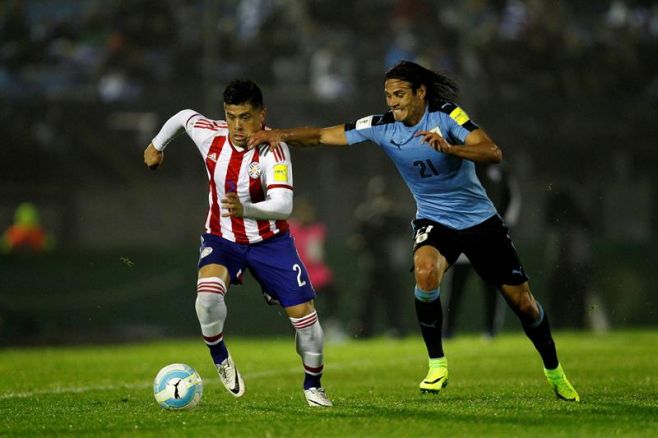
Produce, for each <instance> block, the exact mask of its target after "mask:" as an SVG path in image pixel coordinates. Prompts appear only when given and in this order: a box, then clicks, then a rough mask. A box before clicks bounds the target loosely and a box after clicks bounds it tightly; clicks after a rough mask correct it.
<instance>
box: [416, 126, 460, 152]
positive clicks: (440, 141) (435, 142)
mask: <svg viewBox="0 0 658 438" xmlns="http://www.w3.org/2000/svg"><path fill="white" fill-rule="evenodd" d="M421 136H422V137H423V138H422V139H421V140H420V141H422V142H423V143H427V144H428V145H429V146H430V147H431V148H432V149H434V150H435V151H437V152H443V153H445V154H450V153H452V148H453V146H452V145H451V144H450V143H448V142H447V141H446V139H445V138H443V137H441V136H440V135H439V134H438V133H436V132H430V131H418V133H416V137H421Z"/></svg>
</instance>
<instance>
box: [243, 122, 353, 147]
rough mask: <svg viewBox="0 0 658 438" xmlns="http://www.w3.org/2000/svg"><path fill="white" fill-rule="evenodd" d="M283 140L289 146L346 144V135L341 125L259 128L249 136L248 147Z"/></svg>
mask: <svg viewBox="0 0 658 438" xmlns="http://www.w3.org/2000/svg"><path fill="white" fill-rule="evenodd" d="M280 142H285V143H287V144H289V145H291V146H314V145H318V144H322V145H326V146H346V145H347V137H346V136H345V127H344V126H343V125H336V126H330V127H328V128H290V129H271V130H261V131H258V132H256V133H255V134H252V135H251V137H250V138H249V147H254V146H258V145H260V144H263V143H267V144H270V145H276V144H278V143H280Z"/></svg>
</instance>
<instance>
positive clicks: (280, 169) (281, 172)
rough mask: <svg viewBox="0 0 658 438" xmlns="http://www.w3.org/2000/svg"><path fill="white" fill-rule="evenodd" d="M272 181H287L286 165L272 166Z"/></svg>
mask: <svg viewBox="0 0 658 438" xmlns="http://www.w3.org/2000/svg"><path fill="white" fill-rule="evenodd" d="M274 181H277V182H288V165H287V164H276V165H275V166H274Z"/></svg>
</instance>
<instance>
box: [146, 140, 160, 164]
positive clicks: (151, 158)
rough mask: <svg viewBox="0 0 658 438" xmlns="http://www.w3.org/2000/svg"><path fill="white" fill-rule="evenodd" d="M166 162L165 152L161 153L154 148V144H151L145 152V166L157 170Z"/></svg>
mask: <svg viewBox="0 0 658 438" xmlns="http://www.w3.org/2000/svg"><path fill="white" fill-rule="evenodd" d="M163 160H164V152H162V151H159V150H157V149H156V148H155V146H153V143H151V144H149V145H148V147H147V148H146V149H145V150H144V164H146V166H147V167H148V168H149V169H151V170H156V169H157V168H158V167H160V165H161V164H162V161H163Z"/></svg>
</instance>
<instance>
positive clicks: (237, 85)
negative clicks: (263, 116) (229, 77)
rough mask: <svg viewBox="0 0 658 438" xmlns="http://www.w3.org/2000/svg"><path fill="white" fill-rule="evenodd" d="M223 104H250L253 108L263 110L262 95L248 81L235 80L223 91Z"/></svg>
mask: <svg viewBox="0 0 658 438" xmlns="http://www.w3.org/2000/svg"><path fill="white" fill-rule="evenodd" d="M224 103H225V104H229V105H241V104H245V103H250V104H251V105H252V106H253V107H254V108H263V93H262V92H261V91H260V88H259V87H258V85H256V83H255V82H254V81H252V80H250V79H235V80H233V81H231V82H230V83H229V84H228V85H227V86H226V88H225V89H224Z"/></svg>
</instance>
